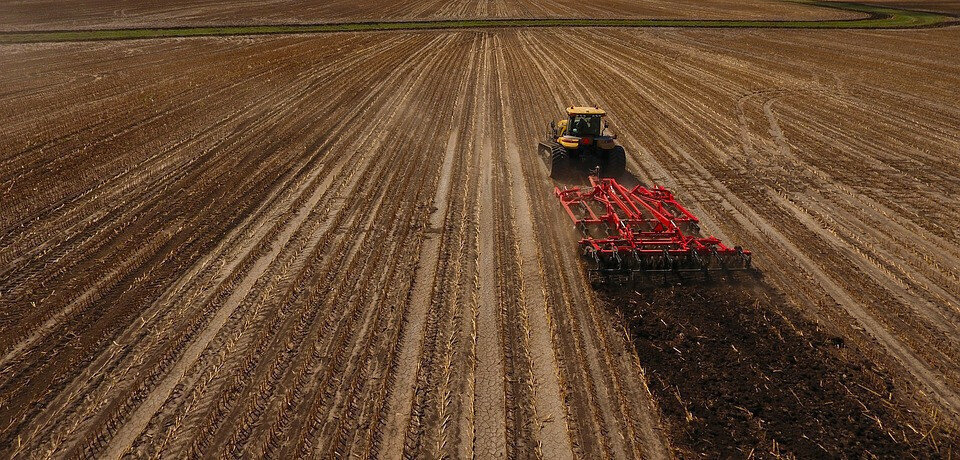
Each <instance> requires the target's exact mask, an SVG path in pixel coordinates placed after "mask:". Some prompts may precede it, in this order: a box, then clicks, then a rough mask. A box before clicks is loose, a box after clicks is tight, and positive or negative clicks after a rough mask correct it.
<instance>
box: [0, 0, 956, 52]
mask: <svg viewBox="0 0 960 460" xmlns="http://www.w3.org/2000/svg"><path fill="white" fill-rule="evenodd" d="M788 1H790V2H792V3H800V4H804V5H810V6H815V7H823V8H832V9H838V10H843V11H852V12H858V13H864V14H865V17H861V18H855V19H827V20H796V21H794V20H739V19H706V20H704V19H588V18H582V19H565V18H554V19H449V20H446V19H445V20H430V21H396V22H351V23H332V24H278V25H245V26H206V27H167V28H137V29H92V30H48V31H36V32H0V44H13V43H41V42H72V41H101V40H135V39H148V38H178V37H211V36H235V35H269V34H312V33H330V32H365V31H370V32H373V31H401V30H446V29H486V28H519V27H525V28H526V27H627V28H634V27H669V28H713V29H734V28H736V29H906V28H923V27H940V26H945V25H951V24H956V23H957V22H958V19H957V18H956V17H954V16H951V15H947V14H941V13H933V12H927V11H915V10H906V9H901V8H891V7H885V6H878V5H864V4H859V3H849V2H828V1H817V0H788Z"/></svg>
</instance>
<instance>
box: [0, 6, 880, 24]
mask: <svg viewBox="0 0 960 460" xmlns="http://www.w3.org/2000/svg"><path fill="white" fill-rule="evenodd" d="M0 8H2V9H0V12H3V14H2V15H0V18H2V22H0V23H2V24H3V25H4V26H5V27H4V29H5V30H32V29H37V28H41V29H72V28H83V29H93V28H104V27H165V26H173V25H176V26H191V25H210V24H220V25H224V24H226V25H232V24H298V23H316V22H332V21H382V20H410V19H453V18H456V19H460V18H544V17H563V18H568V17H586V18H635V17H641V18H670V19H673V18H695V19H730V18H733V19H840V18H852V17H858V16H862V15H860V14H858V13H848V12H844V11H839V10H831V9H826V8H810V7H807V6H803V5H799V4H794V3H788V2H783V1H778V0H753V1H749V2H741V1H735V0H709V1H703V0H669V1H668V0H655V1H645V2H632V1H628V0H602V1H598V2H577V1H573V0H559V1H546V0H521V1H505V0H496V1H491V2H488V1H480V0H468V1H458V2H449V1H441V0H402V1H399V2H397V1H394V2H389V1H385V0H372V1H371V0H366V1H363V2H357V1H353V0H336V1H325V2H296V1H292V0H264V1H238V2H215V3H211V2H207V1H200V0H172V1H171V0H165V1H159V0H148V1H139V2H135V3H131V2H124V1H120V0H96V1H89V0H67V1H50V0H25V1H19V2H10V3H8V4H6V5H3V6H0Z"/></svg>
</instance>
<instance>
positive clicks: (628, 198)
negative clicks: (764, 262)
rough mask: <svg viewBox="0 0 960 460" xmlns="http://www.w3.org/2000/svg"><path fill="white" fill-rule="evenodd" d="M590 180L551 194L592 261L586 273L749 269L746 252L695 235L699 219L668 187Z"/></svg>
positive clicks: (626, 273) (748, 259)
mask: <svg viewBox="0 0 960 460" xmlns="http://www.w3.org/2000/svg"><path fill="white" fill-rule="evenodd" d="M590 184H591V185H592V187H591V188H586V189H580V188H579V187H574V188H571V189H560V188H557V189H556V191H555V193H556V195H557V197H558V198H560V202H561V203H562V204H563V207H564V208H565V209H566V210H567V213H568V214H569V215H570V218H571V219H573V222H574V224H575V225H576V226H577V228H578V229H580V231H581V232H582V233H583V238H582V239H581V240H580V246H581V247H582V248H583V255H584V257H586V258H587V259H588V260H590V261H592V262H593V263H594V264H595V266H594V267H593V268H592V269H591V270H590V272H591V276H592V277H593V276H595V275H628V276H632V275H634V274H636V273H644V272H678V271H711V270H745V269H748V268H750V251H744V250H743V249H741V248H740V247H739V246H737V247H733V248H730V247H727V246H726V245H724V244H723V243H722V242H720V240H719V239H717V238H715V237H712V236H711V237H701V236H699V231H700V226H699V220H698V219H697V217H696V216H694V215H693V214H691V213H690V211H688V210H687V209H686V208H684V207H683V206H682V205H681V204H680V203H678V202H677V200H676V199H675V198H674V197H673V194H672V193H670V191H668V190H666V189H664V188H662V187H654V188H653V189H648V188H646V187H642V186H639V185H638V186H636V187H634V188H632V189H627V188H626V187H624V186H622V185H620V184H619V183H618V182H617V181H616V180H614V179H598V178H596V177H593V176H591V177H590Z"/></svg>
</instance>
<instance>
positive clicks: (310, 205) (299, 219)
mask: <svg viewBox="0 0 960 460" xmlns="http://www.w3.org/2000/svg"><path fill="white" fill-rule="evenodd" d="M381 87H385V85H383V86H381ZM344 166H346V163H343V162H341V163H339V164H338V167H344ZM352 166H353V167H356V166H358V165H352ZM330 177H335V175H334V176H330ZM352 177H355V178H356V180H357V181H358V182H361V178H362V175H352ZM367 186H369V185H367ZM324 191H325V189H323V188H318V189H317V190H316V191H315V193H314V195H313V197H312V201H311V202H309V203H307V204H306V205H304V206H303V207H302V208H301V212H300V213H299V215H298V217H297V220H296V221H294V222H293V223H288V226H287V231H285V232H284V233H283V234H281V238H282V239H283V238H289V236H290V235H291V234H292V231H293V229H292V228H293V227H295V224H298V223H300V222H302V219H303V218H305V216H306V215H307V213H308V212H309V210H311V209H313V208H314V207H315V206H316V204H317V203H318V202H319V196H320V194H322V192H324ZM342 209H343V210H346V209H348V208H342ZM343 210H341V211H340V213H341V214H342V212H344V211H343ZM342 220H344V218H343V216H341V217H334V218H331V219H330V220H328V223H329V222H337V221H342ZM354 221H355V222H357V223H363V221H362V220H358V219H354ZM331 230H335V229H328V230H327V232H329V231H331ZM321 233H323V232H322V231H321ZM284 242H285V241H284ZM282 246H283V244H282V243H281V244H276V243H274V250H273V251H272V252H271V253H270V254H268V256H261V260H266V259H264V257H269V256H275V255H276V253H277V252H278V251H279V248H280V247H282ZM264 265H265V264H263V265H261V267H260V269H259V270H256V271H254V272H248V275H247V277H246V283H244V284H245V285H248V286H251V287H252V283H253V281H254V280H255V279H257V278H259V275H260V274H262V273H261V272H262V271H263V270H265V266H264ZM238 292H239V291H233V293H234V295H236V297H234V295H231V297H230V298H228V303H227V304H225V305H224V307H223V308H227V307H228V306H231V304H233V303H237V302H239V300H240V299H241V298H242V295H240V294H237V293H238ZM231 299H232V300H233V301H234V302H229V301H230V300H231ZM235 306H236V305H233V307H234V308H235ZM221 312H223V310H221ZM227 317H229V314H222V315H221V316H220V317H219V318H220V321H219V322H218V323H213V324H211V327H215V326H218V325H219V326H222V322H223V321H225V320H226V318H227ZM208 330H210V329H208ZM209 339H212V335H208V336H206V337H201V338H200V339H198V342H194V343H195V344H197V346H196V349H195V350H193V351H194V353H193V354H192V355H185V358H186V357H190V358H194V357H195V356H193V355H197V356H199V352H200V351H202V349H203V347H202V346H200V345H206V344H205V343H202V342H200V340H204V341H209ZM185 358H184V359H185ZM181 362H184V361H181ZM185 369H186V365H184V366H183V367H181V370H185ZM168 376H169V377H168V381H169V382H170V383H169V384H168V385H167V386H166V387H159V388H158V391H163V392H164V393H166V394H169V391H170V390H172V385H173V384H174V383H175V380H174V379H175V378H176V374H175V373H171V374H168ZM163 399H165V397H164V398H158V399H157V400H155V401H154V403H153V406H152V407H151V406H146V407H148V408H149V409H154V408H156V407H158V406H159V404H161V403H162V401H163ZM143 408H144V406H141V410H143ZM153 412H155V411H148V412H145V413H147V414H151V416H152V413H153ZM128 423H129V422H128ZM138 423H139V424H140V425H142V424H144V423H146V421H145V420H139V421H138ZM138 428H139V426H138ZM140 429H142V428H140ZM131 431H133V432H139V431H140V430H131Z"/></svg>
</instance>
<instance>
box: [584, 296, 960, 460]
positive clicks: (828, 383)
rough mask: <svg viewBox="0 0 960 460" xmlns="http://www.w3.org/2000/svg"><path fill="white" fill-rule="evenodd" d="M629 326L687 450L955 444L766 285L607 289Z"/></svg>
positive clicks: (881, 449)
mask: <svg viewBox="0 0 960 460" xmlns="http://www.w3.org/2000/svg"><path fill="white" fill-rule="evenodd" d="M601 297H603V298H604V299H605V300H606V302H607V303H608V305H609V307H610V308H613V309H618V310H619V312H618V313H620V314H622V315H623V317H624V319H625V321H627V323H628V328H629V331H630V333H631V335H632V337H633V340H634V345H635V347H636V349H637V353H638V355H639V358H640V362H641V364H642V366H643V368H644V370H645V371H646V376H647V380H648V384H649V386H650V390H651V392H653V394H654V396H655V397H656V398H657V400H658V403H659V405H660V409H661V411H662V415H663V418H664V422H665V423H666V424H667V425H668V429H669V430H670V435H671V440H672V442H673V444H674V447H675V449H676V451H677V454H678V455H679V456H681V457H709V458H720V457H724V458H726V457H749V456H781V455H784V456H796V457H799V458H823V457H829V458H834V457H874V456H879V457H886V458H908V457H931V456H932V457H940V456H944V455H946V456H949V455H950V453H955V452H958V451H960V449H958V447H957V446H956V445H951V442H952V443H954V444H955V443H956V441H951V439H952V438H951V437H950V436H949V435H948V434H946V433H943V432H941V431H938V430H933V433H932V434H929V435H927V433H928V432H929V431H930V430H931V429H930V428H929V427H928V426H927V427H926V428H923V427H924V426H925V423H926V425H929V424H930V423H929V422H925V421H924V420H919V419H918V418H919V416H918V415H917V414H916V413H913V412H911V411H910V410H909V409H907V407H906V405H904V404H901V403H899V402H898V398H901V397H902V395H901V392H900V391H899V388H898V386H897V384H896V383H895V381H894V380H893V378H892V377H890V376H889V374H887V373H886V372H885V371H884V370H883V369H880V368H878V367H877V366H875V365H873V364H871V363H870V362H869V361H867V360H865V359H864V358H863V357H862V355H859V354H858V353H857V351H856V350H855V349H853V347H852V346H849V345H848V344H847V342H846V341H844V340H843V338H841V337H836V336H831V335H829V334H828V333H826V332H824V331H823V330H821V329H820V328H818V327H817V325H816V324H814V323H812V322H810V321H807V320H804V319H802V318H800V317H799V316H798V315H797V314H796V312H795V311H794V312H793V314H791V310H790V307H789V306H788V304H787V302H786V301H785V300H784V298H783V296H782V295H780V294H779V293H777V292H776V291H775V290H774V289H772V288H771V287H769V286H766V285H764V284H763V283H762V282H760V281H756V280H750V281H742V280H741V281H737V282H726V281H714V282H708V283H703V282H687V283H665V285H662V286H649V287H644V288H642V289H637V290H626V291H616V292H614V291H612V290H610V289H607V290H605V291H604V292H601Z"/></svg>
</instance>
